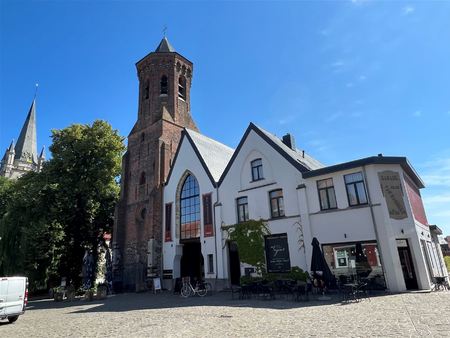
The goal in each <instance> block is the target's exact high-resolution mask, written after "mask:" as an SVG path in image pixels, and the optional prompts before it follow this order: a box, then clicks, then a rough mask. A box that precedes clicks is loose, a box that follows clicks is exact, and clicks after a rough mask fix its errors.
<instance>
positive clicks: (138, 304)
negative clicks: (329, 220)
mask: <svg viewBox="0 0 450 338" xmlns="http://www.w3.org/2000/svg"><path fill="white" fill-rule="evenodd" d="M319 297H320V296H319V295H311V296H310V300H309V301H294V300H293V299H292V298H284V297H283V296H277V298H276V299H274V300H269V299H259V298H251V299H236V298H235V299H232V298H231V293H229V292H217V293H215V294H213V295H211V296H209V295H208V296H206V297H197V296H196V297H189V298H183V297H181V296H180V295H174V294H172V293H170V292H164V293H159V294H156V295H155V294H152V293H148V292H147V293H123V294H117V295H112V296H109V297H108V298H107V299H105V300H97V301H91V302H88V301H85V300H81V299H77V300H74V301H72V302H68V301H64V302H54V301H52V300H40V301H34V302H30V303H29V305H28V308H27V311H34V310H45V309H58V308H70V307H73V311H71V312H70V314H75V313H95V312H127V311H136V310H155V309H166V308H182V307H196V306H212V307H214V306H220V307H243V308H244V307H251V308H264V309H273V310H285V309H294V308H302V307H315V306H323V305H351V304H353V302H345V303H344V302H342V297H341V295H339V294H332V295H330V298H331V299H329V300H318V298H319ZM367 301H368V300H363V302H367ZM86 307H87V308H86Z"/></svg>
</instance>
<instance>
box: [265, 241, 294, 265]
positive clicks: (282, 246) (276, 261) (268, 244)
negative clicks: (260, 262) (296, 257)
mask: <svg viewBox="0 0 450 338" xmlns="http://www.w3.org/2000/svg"><path fill="white" fill-rule="evenodd" d="M265 250H266V262H267V272H289V271H291V260H290V258H289V245H288V241H287V234H277V235H270V236H266V238H265Z"/></svg>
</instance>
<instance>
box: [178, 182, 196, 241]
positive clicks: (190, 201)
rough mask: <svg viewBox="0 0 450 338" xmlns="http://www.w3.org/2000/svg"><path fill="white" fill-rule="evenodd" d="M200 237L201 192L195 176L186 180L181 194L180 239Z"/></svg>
mask: <svg viewBox="0 0 450 338" xmlns="http://www.w3.org/2000/svg"><path fill="white" fill-rule="evenodd" d="M199 237H200V192H199V187H198V182H197V180H196V179H195V177H194V176H193V175H191V174H190V175H188V176H187V177H186V179H185V180H184V183H183V186H182V188H181V194H180V239H189V238H199Z"/></svg>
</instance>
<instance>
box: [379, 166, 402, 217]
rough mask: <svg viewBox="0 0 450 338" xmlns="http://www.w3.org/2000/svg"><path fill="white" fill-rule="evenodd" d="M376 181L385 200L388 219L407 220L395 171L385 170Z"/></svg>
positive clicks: (400, 184)
mask: <svg viewBox="0 0 450 338" xmlns="http://www.w3.org/2000/svg"><path fill="white" fill-rule="evenodd" d="M378 180H379V181H380V186H381V191H382V192H383V195H384V198H385V200H386V204H387V207H388V211H389V217H390V218H392V219H404V218H407V217H408V215H407V213H406V207H405V202H404V200H403V190H402V182H401V180H400V175H399V174H398V173H397V172H395V171H390V170H386V171H382V172H379V173H378Z"/></svg>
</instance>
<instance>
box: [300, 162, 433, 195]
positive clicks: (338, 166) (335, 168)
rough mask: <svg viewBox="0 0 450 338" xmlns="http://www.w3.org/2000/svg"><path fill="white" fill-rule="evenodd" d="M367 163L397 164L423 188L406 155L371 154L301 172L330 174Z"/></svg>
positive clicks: (318, 174) (308, 175) (309, 174)
mask: <svg viewBox="0 0 450 338" xmlns="http://www.w3.org/2000/svg"><path fill="white" fill-rule="evenodd" d="M369 164H399V165H400V166H401V167H402V168H403V170H404V171H405V172H406V173H407V174H408V176H409V177H410V178H411V179H412V180H413V181H414V183H415V184H416V185H417V186H418V187H419V188H425V184H424V183H423V181H422V179H421V178H420V177H419V175H418V174H417V172H416V171H415V170H414V168H413V167H412V165H411V164H410V163H409V161H408V159H407V158H406V157H398V156H371V157H365V158H361V159H359V160H355V161H350V162H344V163H339V164H335V165H331V166H328V167H324V168H320V169H316V170H312V171H308V172H305V173H303V177H304V178H309V177H315V176H321V175H326V174H331V173H334V172H337V171H342V170H348V169H353V168H357V167H362V166H364V165H369Z"/></svg>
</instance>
